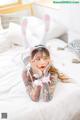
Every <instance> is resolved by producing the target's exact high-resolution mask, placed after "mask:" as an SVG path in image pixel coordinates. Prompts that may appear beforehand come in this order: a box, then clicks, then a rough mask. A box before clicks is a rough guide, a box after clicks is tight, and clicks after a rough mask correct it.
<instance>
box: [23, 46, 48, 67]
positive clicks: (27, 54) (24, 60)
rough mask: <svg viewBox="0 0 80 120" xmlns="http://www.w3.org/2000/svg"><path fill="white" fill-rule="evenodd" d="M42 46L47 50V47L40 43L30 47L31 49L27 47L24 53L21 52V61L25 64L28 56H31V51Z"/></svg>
mask: <svg viewBox="0 0 80 120" xmlns="http://www.w3.org/2000/svg"><path fill="white" fill-rule="evenodd" d="M42 48H45V49H47V50H48V51H49V49H48V47H46V46H45V45H41V44H40V45H36V46H34V47H32V48H31V49H27V50H26V51H25V53H24V54H23V55H24V56H22V59H23V63H24V64H25V65H27V64H28V61H29V58H30V57H31V54H32V52H33V51H35V50H36V49H37V50H41V49H42Z"/></svg>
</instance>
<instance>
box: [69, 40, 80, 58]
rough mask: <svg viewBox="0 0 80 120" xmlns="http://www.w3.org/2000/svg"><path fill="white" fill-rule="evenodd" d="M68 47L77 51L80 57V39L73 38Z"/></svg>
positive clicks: (74, 51)
mask: <svg viewBox="0 0 80 120" xmlns="http://www.w3.org/2000/svg"><path fill="white" fill-rule="evenodd" d="M68 49H69V50H70V51H72V52H73V53H75V54H76V55H77V57H78V58H79V59H80V40H73V41H72V42H71V43H69V44H68Z"/></svg>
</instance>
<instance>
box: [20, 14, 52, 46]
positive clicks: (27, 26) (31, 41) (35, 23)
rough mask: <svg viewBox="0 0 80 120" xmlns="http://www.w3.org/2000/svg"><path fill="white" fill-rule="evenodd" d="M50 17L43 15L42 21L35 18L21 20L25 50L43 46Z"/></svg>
mask: <svg viewBox="0 0 80 120" xmlns="http://www.w3.org/2000/svg"><path fill="white" fill-rule="evenodd" d="M49 23H50V16H49V15H44V16H43V18H42V19H40V18H38V17H35V16H30V17H29V16H28V17H24V18H22V21H21V29H22V33H23V36H24V46H25V48H31V47H34V46H36V45H39V44H43V42H44V39H45V36H46V34H47V32H48V28H49Z"/></svg>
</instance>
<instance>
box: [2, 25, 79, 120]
mask: <svg viewBox="0 0 80 120" xmlns="http://www.w3.org/2000/svg"><path fill="white" fill-rule="evenodd" d="M13 26H14V24H13ZM15 28H16V27H15ZM11 30H12V29H11V28H10V30H9V31H8V32H7V33H6V34H4V35H5V38H4V37H3V36H4V35H2V34H1V33H0V36H1V41H0V119H4V118H7V119H8V120H18V119H19V120H49V119H51V120H80V81H79V79H80V74H79V71H80V64H74V63H72V59H73V58H74V56H75V55H74V54H72V53H71V52H70V51H68V49H64V50H61V49H62V48H64V47H66V45H67V44H66V43H65V42H64V41H63V40H60V39H56V38H54V39H49V40H48V41H47V42H46V43H45V44H46V46H47V47H48V48H49V50H50V52H51V57H52V61H53V64H55V66H56V67H57V68H58V69H59V70H60V71H62V72H64V73H66V74H67V75H68V76H69V77H70V78H72V79H71V80H72V82H71V83H61V82H58V84H57V85H56V89H55V93H54V97H53V99H52V100H51V101H50V102H41V101H40V102H33V101H31V100H30V98H29V96H28V95H27V93H26V89H25V85H24V83H23V80H22V70H23V68H24V63H23V59H22V56H23V54H24V53H25V47H24V43H23V42H22V39H21V41H19V40H20V38H23V36H22V37H21V36H20V35H21V31H20V26H18V25H17V29H14V30H13V33H15V31H16V30H17V31H16V33H18V37H19V39H18V38H16V39H14V40H13V39H11V38H15V37H13V35H12V33H11ZM64 33H65V32H64ZM15 35H16V34H15ZM55 35H57V34H55ZM60 35H61V33H60ZM57 37H59V36H57ZM2 39H3V41H2ZM1 46H2V47H1ZM76 76H77V77H76Z"/></svg>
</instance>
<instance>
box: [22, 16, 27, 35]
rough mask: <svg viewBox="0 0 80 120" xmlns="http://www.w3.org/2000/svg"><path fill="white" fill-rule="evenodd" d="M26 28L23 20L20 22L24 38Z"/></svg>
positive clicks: (24, 19) (25, 22) (25, 21)
mask: <svg viewBox="0 0 80 120" xmlns="http://www.w3.org/2000/svg"><path fill="white" fill-rule="evenodd" d="M26 28H27V19H26V18H23V19H22V22H21V30H22V33H23V35H24V37H25V36H26Z"/></svg>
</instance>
